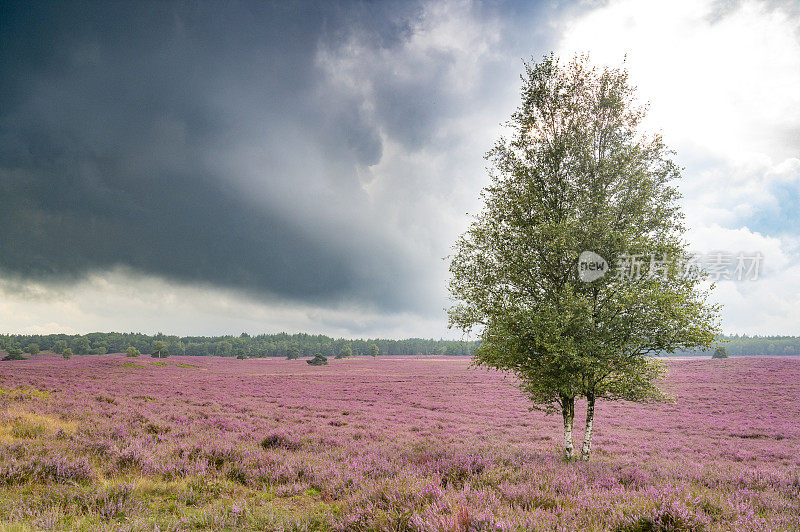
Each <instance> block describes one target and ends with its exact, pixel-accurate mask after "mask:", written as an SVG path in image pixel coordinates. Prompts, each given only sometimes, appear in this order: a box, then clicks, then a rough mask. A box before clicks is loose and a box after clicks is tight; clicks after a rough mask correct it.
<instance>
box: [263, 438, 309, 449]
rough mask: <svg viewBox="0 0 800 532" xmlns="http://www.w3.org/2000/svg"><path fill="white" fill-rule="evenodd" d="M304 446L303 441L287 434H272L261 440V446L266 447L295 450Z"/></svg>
mask: <svg viewBox="0 0 800 532" xmlns="http://www.w3.org/2000/svg"><path fill="white" fill-rule="evenodd" d="M302 446H303V444H302V443H300V442H298V441H295V440H293V439H291V438H289V437H288V436H286V435H285V434H270V435H269V436H267V437H266V438H264V439H263V440H261V447H263V448H264V449H287V450H290V451H294V450H297V449H299V448H300V447H302Z"/></svg>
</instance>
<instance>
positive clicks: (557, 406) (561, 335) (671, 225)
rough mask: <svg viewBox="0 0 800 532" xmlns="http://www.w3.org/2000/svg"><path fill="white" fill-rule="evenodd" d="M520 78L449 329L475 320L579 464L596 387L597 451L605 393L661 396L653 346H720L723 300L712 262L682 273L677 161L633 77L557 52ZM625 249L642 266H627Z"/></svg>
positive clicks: (455, 289) (465, 255)
mask: <svg viewBox="0 0 800 532" xmlns="http://www.w3.org/2000/svg"><path fill="white" fill-rule="evenodd" d="M522 81H523V87H522V103H521V105H520V107H519V108H518V109H517V111H516V112H515V113H514V114H513V115H512V117H511V120H510V121H509V122H508V124H507V128H508V131H509V137H508V138H505V137H504V138H501V139H500V140H499V141H498V142H497V144H496V145H495V146H494V148H493V149H492V150H491V151H490V152H489V153H488V155H487V159H488V160H489V162H490V177H491V179H492V183H491V185H490V186H489V187H488V188H486V189H485V190H484V191H483V193H482V197H483V199H484V208H483V210H482V211H481V213H480V214H478V215H477V216H476V217H475V219H474V221H473V223H472V224H471V226H470V227H469V229H468V230H467V232H466V233H464V234H463V235H462V236H461V238H460V239H459V240H458V241H457V242H456V244H455V249H454V254H453V256H452V257H451V264H450V272H451V281H450V285H449V287H450V292H451V294H452V296H453V299H454V300H455V302H454V305H453V306H452V307H451V308H450V309H449V317H450V325H451V326H454V327H457V328H460V329H463V330H464V331H466V332H470V331H473V330H475V329H478V331H479V334H480V337H479V339H480V346H479V347H478V348H477V350H476V353H475V360H476V362H477V363H478V364H479V365H484V366H487V367H490V368H495V369H499V370H506V371H510V372H512V373H514V374H515V375H516V376H517V377H519V379H520V382H521V386H522V389H523V390H524V391H525V392H526V394H527V395H528V397H529V398H530V399H531V400H532V402H533V404H534V407H536V408H540V409H542V410H545V411H547V412H555V411H559V410H560V411H561V413H562V416H563V419H564V438H565V455H566V457H567V458H568V459H571V458H572V457H573V443H572V423H573V417H574V405H575V398H576V397H585V398H586V399H587V405H588V408H587V422H586V431H585V438H584V446H583V450H582V457H583V458H584V459H588V458H589V453H590V445H591V434H592V422H593V415H594V402H595V400H596V399H598V398H607V399H628V400H633V401H647V400H657V399H662V398H663V395H662V394H661V392H660V391H659V388H658V387H657V381H658V380H659V378H660V377H661V376H662V375H663V373H664V371H665V368H664V367H663V365H661V364H660V363H659V362H657V361H656V360H655V359H653V358H652V357H650V356H648V355H657V354H659V353H662V352H672V351H675V350H677V349H693V348H696V347H709V346H711V345H712V344H713V343H714V342H715V339H716V337H717V334H718V331H717V323H716V317H715V316H716V312H717V308H716V307H715V306H713V305H709V304H708V303H707V295H708V289H704V288H703V284H702V283H703V282H704V279H703V275H702V272H699V273H698V272H693V274H692V275H687V271H686V269H685V265H686V264H688V263H689V258H690V256H689V254H688V252H687V250H686V243H685V241H684V239H683V233H684V231H685V227H684V225H683V223H682V215H681V213H680V210H679V207H678V204H677V200H678V199H679V195H678V192H677V190H676V188H675V187H674V185H673V182H674V180H675V179H677V178H679V177H680V169H679V168H678V166H677V165H676V164H675V163H674V162H673V161H672V159H671V156H672V152H671V151H670V150H668V149H667V147H666V146H665V145H664V143H663V141H662V139H661V137H660V136H659V135H645V134H643V133H641V132H640V131H639V126H640V124H641V122H642V119H643V118H644V116H645V109H644V108H643V107H640V106H637V105H636V102H635V98H634V96H635V95H634V89H633V87H631V85H630V84H629V82H628V75H627V72H626V71H625V70H623V69H614V68H602V69H597V68H595V67H592V66H591V64H590V62H589V60H588V58H586V57H576V58H575V59H573V60H572V61H571V62H570V63H569V64H566V65H562V64H561V63H560V62H559V60H558V59H557V58H556V57H555V56H553V55H552V54H551V55H549V56H546V57H545V58H543V59H542V60H541V61H540V62H538V63H526V64H525V72H524V75H523V76H522ZM583 257H588V258H587V259H585V260H584V259H583ZM630 257H646V258H647V260H645V261H641V262H640V263H638V266H637V269H636V271H631V269H630V268H629V266H630V264H629V263H630V260H629V258H630ZM579 259H580V260H579ZM612 270H613V271H612Z"/></svg>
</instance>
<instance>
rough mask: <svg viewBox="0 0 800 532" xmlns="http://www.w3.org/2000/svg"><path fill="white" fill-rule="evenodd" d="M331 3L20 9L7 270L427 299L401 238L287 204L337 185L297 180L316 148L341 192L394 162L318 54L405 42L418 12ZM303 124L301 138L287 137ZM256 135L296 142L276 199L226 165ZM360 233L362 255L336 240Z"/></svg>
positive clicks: (13, 54)
mask: <svg viewBox="0 0 800 532" xmlns="http://www.w3.org/2000/svg"><path fill="white" fill-rule="evenodd" d="M315 5H316V3H313V2H309V3H291V4H289V3H283V2H276V3H263V2H254V3H239V4H233V7H231V6H229V5H227V4H226V7H223V4H221V3H220V4H217V3H176V4H166V3H161V2H159V3H139V2H131V3H118V4H111V3H86V4H83V3H49V2H48V3H42V4H31V3H27V2H23V3H18V4H15V3H4V6H3V7H2V8H0V9H1V10H2V14H1V16H2V22H1V23H2V26H1V29H0V39H2V41H0V50H1V51H0V269H2V270H4V271H6V272H7V273H8V274H12V275H16V276H21V277H23V278H41V279H46V280H49V281H69V280H74V279H78V278H80V277H81V276H82V275H84V274H85V273H87V272H90V271H93V270H96V269H104V268H107V267H113V266H116V265H122V266H128V267H132V268H134V269H136V270H139V271H142V272H145V273H154V274H158V275H163V276H166V277H169V278H173V279H178V280H184V281H190V282H200V283H208V284H213V285H221V286H232V287H237V288H243V289H248V290H256V291H260V292H264V293H269V294H275V295H277V296H279V297H283V298H287V299H293V300H302V301H320V300H325V301H335V300H337V299H338V298H340V297H341V296H343V295H348V296H349V297H355V298H359V299H361V300H362V301H364V302H367V303H374V304H378V305H380V306H396V307H403V306H408V305H411V304H412V303H411V301H412V300H413V297H412V296H409V295H408V292H409V291H410V289H411V288H413V284H414V281H413V279H409V278H407V276H406V275H405V274H404V273H403V272H404V265H403V263H402V262H403V257H402V256H400V255H398V254H397V253H394V252H393V250H392V249H391V248H390V245H389V244H387V246H386V247H382V246H381V242H380V241H379V240H376V239H375V238H374V235H373V236H370V235H368V234H354V235H350V236H348V235H346V234H345V235H342V234H341V232H340V229H341V228H339V227H337V225H336V223H332V224H331V226H330V227H329V232H328V233H325V232H321V231H320V226H319V224H317V225H308V224H306V223H305V222H304V218H305V215H306V214H307V213H304V212H302V208H299V212H294V213H291V209H286V208H285V205H283V206H282V208H271V205H272V206H276V205H280V204H281V203H285V202H286V201H291V200H292V198H291V197H286V198H284V197H279V196H280V194H282V193H283V192H285V190H286V189H287V184H286V183H294V184H293V185H292V188H291V190H293V191H295V192H297V191H301V190H302V189H303V187H306V186H309V185H313V184H314V183H315V182H316V181H318V180H320V179H322V177H320V176H315V175H304V174H302V173H299V172H298V173H292V168H293V167H292V161H293V160H299V161H301V162H302V160H303V159H304V158H306V157H309V156H311V157H316V158H318V159H319V160H320V161H322V165H324V166H326V167H332V168H335V169H336V172H334V173H333V177H331V176H330V175H328V176H327V177H326V178H327V179H331V178H333V179H334V180H338V181H337V182H335V183H334V184H333V185H334V186H335V187H338V192H337V194H338V196H337V197H340V198H341V197H345V198H347V197H348V196H351V199H352V201H353V202H355V204H359V201H363V199H360V198H359V195H363V192H362V191H361V189H360V188H359V186H358V182H357V179H355V177H354V174H355V168H356V166H358V165H371V164H375V163H376V162H378V161H379V160H380V158H381V154H382V150H383V147H382V143H381V138H380V135H379V134H378V131H377V126H375V125H373V124H371V123H370V121H369V120H368V117H366V116H365V114H364V110H363V106H362V105H361V102H360V101H359V100H358V98H356V97H353V96H352V95H347V94H336V93H328V92H327V91H326V89H325V84H324V80H322V73H321V72H320V69H319V68H318V65H317V64H316V53H317V50H318V47H319V44H320V42H321V39H327V40H328V41H329V42H333V43H335V42H336V40H337V39H344V38H346V35H347V34H348V31H349V28H350V26H352V25H358V26H359V27H360V28H361V29H362V30H363V31H364V32H365V33H366V34H369V35H372V37H373V38H374V39H378V40H380V42H381V43H382V45H384V46H391V45H392V43H393V42H396V41H398V40H400V39H402V38H403V35H404V32H407V23H406V22H403V21H407V20H408V17H411V16H413V15H414V10H415V9H416V8H415V7H414V6H413V5H407V4H397V5H394V6H391V5H389V6H386V5H384V6H380V7H378V6H369V5H368V6H364V5H360V4H359V5H354V6H348V5H345V4H328V5H327V6H326V7H325V8H317V7H315ZM401 10H402V11H401ZM398 21H400V22H398ZM420 90H421V89H420ZM417 92H419V91H417ZM331 102H333V104H334V105H331ZM401 105H402V102H400V103H398V106H397V108H396V109H394V110H391V111H390V112H392V113H394V114H395V115H396V116H395V117H393V118H391V120H390V121H392V122H396V121H401V120H402V119H403V117H402V116H401V115H402V114H403V113H402V109H401V108H400V106H401ZM426 112H429V111H426ZM406 118H408V117H406ZM410 118H411V119H412V120H417V118H420V119H421V117H417V118H415V116H414V115H413V114H412V116H411V117H410ZM398 127H399V126H398ZM288 128H290V129H292V130H293V131H296V132H298V133H297V135H298V136H299V137H300V138H301V139H302V142H301V147H300V148H297V147H295V146H292V145H288V144H287V145H285V146H281V139H282V137H283V136H284V135H285V131H286V130H287V129H288ZM254 131H257V132H258V134H259V135H261V136H263V137H264V138H267V139H270V140H271V142H272V145H273V150H274V151H278V152H281V153H279V154H278V155H275V161H274V164H272V163H273V162H272V161H267V164H266V166H265V168H264V169H263V173H264V175H265V177H264V181H263V183H262V185H263V186H262V188H263V193H264V196H265V197H266V200H264V201H251V199H250V198H247V197H246V194H243V192H242V190H240V189H239V188H237V187H236V186H235V184H236V182H237V180H238V176H236V175H220V168H219V167H218V166H216V165H215V164H213V161H211V160H210V159H209V157H210V156H209V154H215V153H224V152H226V150H229V149H230V148H231V146H234V145H235V144H236V143H237V142H238V140H239V139H242V138H246V137H247V136H248V135H251V134H252V133H253V132H254ZM287 142H288V140H287ZM275 146H278V149H277V150H275V148H274V147H275ZM302 149H311V150H313V153H303V152H302V151H301V150H302ZM297 168H300V169H301V170H302V169H303V166H302V164H301V163H298V166H297ZM272 185H274V193H273V189H272V188H271V187H272ZM309 189H310V190H313V189H314V187H313V186H309ZM271 195H272V196H278V197H270V196H271ZM262 199H263V198H262ZM287 213H288V214H287ZM355 238H363V239H365V241H364V242H363V247H362V252H361V253H353V251H352V248H353V247H354V246H352V245H350V246H339V245H337V243H340V242H343V241H344V242H347V241H348V240H352V239H355ZM370 238H372V240H370ZM345 248H346V249H345ZM372 264H375V265H376V267H374V268H373V267H370V265H372ZM377 265H380V267H377Z"/></svg>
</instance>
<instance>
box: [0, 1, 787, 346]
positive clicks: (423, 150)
mask: <svg viewBox="0 0 800 532" xmlns="http://www.w3.org/2000/svg"><path fill="white" fill-rule="evenodd" d="M796 14H797V6H796V5H794V3H791V2H781V1H777V0H769V1H764V2H762V1H759V0H747V1H742V2H734V3H724V4H723V3H720V2H716V1H715V0H708V1H701V2H700V3H699V4H698V3H697V2H695V1H693V0H692V1H690V0H687V1H681V2H674V3H670V4H669V5H666V4H664V5H660V4H659V5H655V4H653V5H649V4H647V5H645V4H642V3H641V2H637V1H635V0H611V1H608V2H541V3H539V2H517V1H513V0H501V1H479V0H435V1H434V0H416V1H410V2H407V1H397V2H364V1H348V0H339V1H333V2H311V1H309V2H304V1H296V2H263V1H254V2H245V1H239V2H226V3H221V2H169V3H168V2H68V3H67V2H62V3H54V2H2V3H1V4H0V323H2V324H3V325H4V327H5V328H6V329H7V330H9V331H12V330H13V331H20V332H52V331H65V332H88V331H91V330H97V329H104V330H113V329H116V330H119V329H125V330H127V329H135V328H140V329H141V330H144V331H149V332H156V331H158V330H164V331H169V332H176V333H180V334H226V333H232V332H233V333H238V332H240V330H243V329H244V330H248V331H250V332H255V333H257V332H263V331H265V330H268V331H273V330H280V329H284V330H292V331H308V332H324V333H328V334H337V335H343V336H350V335H373V336H391V337H400V336H402V337H408V336H417V335H430V336H442V335H448V336H450V337H454V335H457V334H458V333H457V332H448V331H447V329H446V327H445V325H446V317H445V313H444V312H443V307H446V306H447V305H448V304H449V301H448V298H447V290H446V280H447V276H448V271H447V262H446V261H445V260H442V259H443V258H444V257H445V256H446V255H447V254H448V253H449V251H450V246H451V244H452V243H453V242H454V240H455V239H456V238H457V236H458V234H460V233H462V232H463V231H464V230H465V228H466V227H467V225H468V223H469V216H468V215H467V214H466V213H475V212H477V211H478V210H479V209H480V206H481V205H480V197H479V191H480V190H481V188H482V187H484V186H486V184H488V178H487V174H486V171H485V165H486V161H484V160H483V154H484V153H486V151H487V150H488V149H489V148H491V146H492V144H493V142H494V141H496V140H497V138H498V137H499V136H500V135H501V134H502V126H501V124H502V122H503V121H505V120H506V119H507V118H508V117H509V116H510V115H511V113H512V112H513V110H514V108H515V107H516V105H517V104H518V102H519V88H520V80H519V74H520V72H521V70H522V60H525V59H530V58H533V59H538V58H539V57H541V56H542V55H544V54H546V53H548V52H549V51H550V50H555V52H556V53H557V54H558V55H560V56H562V57H567V56H571V55H572V54H574V53H582V52H586V51H590V52H591V53H592V57H593V59H595V60H596V61H599V62H600V63H605V64H612V65H616V64H620V63H621V61H622V58H623V57H626V56H627V58H628V60H627V63H626V64H627V65H629V66H630V72H631V78H632V80H633V81H634V82H635V83H636V84H637V85H638V86H639V88H640V96H641V97H642V100H644V101H647V100H651V107H650V109H651V114H650V116H651V118H652V119H653V122H652V124H653V128H654V129H656V130H659V129H661V130H663V133H664V138H665V140H666V141H667V143H668V145H670V146H671V147H674V148H676V149H677V150H678V153H679V154H680V157H682V158H681V159H680V160H679V162H681V163H682V164H683V165H684V166H685V167H686V171H685V175H686V177H687V179H686V180H685V182H684V183H683V184H682V185H681V186H682V190H683V191H684V194H685V202H684V203H685V206H686V215H687V220H688V221H689V222H690V226H691V228H692V232H691V233H690V234H689V238H690V240H691V241H692V242H694V243H695V245H700V246H702V245H711V244H704V243H709V242H711V243H713V242H728V243H729V244H726V245H729V246H732V247H733V246H735V247H736V250H738V249H752V250H757V249H761V250H762V251H765V264H768V265H769V266H768V271H767V272H766V273H765V280H764V282H763V283H761V284H758V285H757V286H756V285H754V287H753V289H754V290H755V289H756V288H757V289H758V290H760V292H758V293H759V294H763V295H760V296H758V297H756V296H754V295H752V294H749V293H748V294H747V298H748V299H747V301H749V302H750V303H748V305H749V306H748V308H747V312H745V311H744V310H741V309H742V308H744V307H743V306H742V303H741V302H742V301H743V300H744V299H743V298H744V294H745V292H746V291H747V287H744V286H731V287H726V286H722V287H721V289H720V293H721V294H722V295H721V296H720V297H721V299H720V301H721V302H725V301H729V302H730V303H731V305H730V308H731V309H732V310H729V311H726V312H728V314H726V317H725V319H727V320H729V321H728V322H727V323H728V330H729V331H730V332H759V331H761V332H790V331H793V332H795V333H796V332H797V331H796V326H797V325H796V322H791V323H790V322H787V321H786V320H787V319H788V318H785V316H792V315H794V314H796V312H795V310H796V309H797V308H798V304H800V303H798V302H797V300H796V298H795V299H792V297H793V296H791V294H794V293H796V290H795V291H792V290H788V289H785V288H783V287H786V286H797V283H798V279H800V276H798V274H797V271H796V268H795V267H793V266H791V264H795V263H796V257H797V251H796V250H797V245H796V242H797V231H796V229H795V226H796V224H793V218H791V216H792V215H791V213H793V212H794V211H795V210H796V198H797V197H798V194H799V193H798V186H800V185H798V183H800V181H799V180H798V175H800V174H798V169H800V162H798V157H797V132H798V131H800V115H798V111H797V110H798V109H800V104H798V102H797V95H796V92H797V91H793V90H792V89H793V88H794V87H795V86H797V84H798V80H797V72H800V70H798V68H797V65H798V64H800V40H798V39H799V38H800V33H799V32H798V25H797V23H796V20H797V17H796ZM686 28H691V32H690V33H691V38H688V37H687V33H686V31H687V30H686ZM665 42H669V43H672V44H671V45H670V46H668V47H666V46H664V43H665ZM745 79H746V80H748V82H747V83H742V80H745ZM721 190H724V191H725V193H724V194H721V193H720V191H721ZM698 251H707V250H706V249H698ZM767 251H769V253H767ZM770 268H771V270H770ZM793 268H795V269H793ZM770 279H771V280H770ZM769 283H773V284H772V285H770V284H769ZM770 286H774V287H776V288H770ZM776 301H778V302H779V303H775V302H776ZM737 309H739V310H737ZM753 309H756V310H753ZM759 309H760V310H759ZM775 313H780V315H781V316H784V318H783V319H781V318H778V317H776V316H775V315H774V314H775ZM753 316H758V318H753ZM731 324H733V325H731ZM0 332H5V329H4V331H0Z"/></svg>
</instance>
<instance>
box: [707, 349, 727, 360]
mask: <svg viewBox="0 0 800 532" xmlns="http://www.w3.org/2000/svg"><path fill="white" fill-rule="evenodd" d="M711 358H728V350H727V349H725V348H724V347H718V348H716V349H715V350H714V354H713V355H711Z"/></svg>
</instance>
